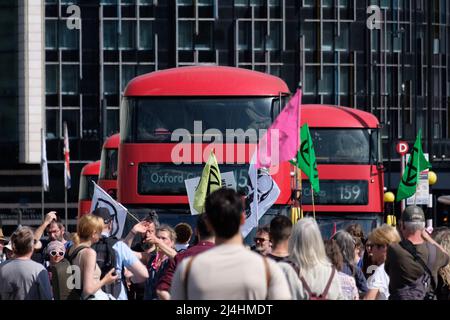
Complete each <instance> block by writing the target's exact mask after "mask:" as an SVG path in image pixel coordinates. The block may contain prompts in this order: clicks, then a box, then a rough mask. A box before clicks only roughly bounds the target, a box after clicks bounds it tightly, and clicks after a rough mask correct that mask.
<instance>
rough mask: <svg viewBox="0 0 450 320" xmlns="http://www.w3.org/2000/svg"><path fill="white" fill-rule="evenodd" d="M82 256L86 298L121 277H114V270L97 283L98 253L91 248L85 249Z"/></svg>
mask: <svg viewBox="0 0 450 320" xmlns="http://www.w3.org/2000/svg"><path fill="white" fill-rule="evenodd" d="M80 254H82V256H81V260H82V261H81V265H82V266H83V269H82V270H83V272H82V273H83V293H84V294H85V296H90V295H93V294H95V293H96V292H97V291H98V290H99V289H100V288H101V287H103V286H105V285H108V284H111V283H113V282H114V281H116V280H117V279H118V277H119V275H117V274H116V275H115V276H113V275H112V273H113V272H114V271H115V269H114V268H112V269H111V270H110V271H109V272H108V273H107V274H106V275H105V276H104V277H103V278H102V279H101V280H100V281H95V280H94V270H95V267H96V258H97V254H96V252H95V251H94V250H93V249H90V248H89V249H84V250H83V252H80Z"/></svg>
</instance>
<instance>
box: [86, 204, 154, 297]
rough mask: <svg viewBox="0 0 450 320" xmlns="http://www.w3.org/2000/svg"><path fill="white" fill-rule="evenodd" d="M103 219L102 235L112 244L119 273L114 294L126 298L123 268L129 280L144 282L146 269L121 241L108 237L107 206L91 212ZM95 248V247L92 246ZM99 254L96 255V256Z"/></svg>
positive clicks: (109, 222)
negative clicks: (116, 289)
mask: <svg viewBox="0 0 450 320" xmlns="http://www.w3.org/2000/svg"><path fill="white" fill-rule="evenodd" d="M92 214H93V215H96V216H98V217H101V218H102V219H103V222H104V224H105V227H104V228H103V231H102V237H104V238H105V239H108V241H110V243H113V244H112V249H113V250H114V255H115V266H114V267H115V269H116V272H117V274H118V275H119V280H118V282H120V290H119V293H118V294H114V296H115V298H116V299H117V300H128V297H127V291H126V289H125V285H124V280H125V279H122V276H123V275H125V270H124V268H126V269H127V272H126V273H127V274H128V275H129V276H130V280H131V282H133V283H141V282H144V281H145V280H146V279H147V278H148V270H147V268H146V267H145V265H144V264H143V263H142V262H141V261H139V259H138V258H137V257H136V254H135V253H134V252H133V251H132V250H131V249H130V248H129V247H128V246H127V245H126V244H125V243H124V242H123V241H120V240H117V239H115V238H113V237H110V234H111V230H112V223H113V221H112V219H111V216H110V214H109V210H108V209H107V208H97V209H96V210H94V212H93V213H92ZM94 249H95V248H94ZM98 257H99V255H98V256H97V258H98Z"/></svg>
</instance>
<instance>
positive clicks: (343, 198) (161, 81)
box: [118, 66, 383, 234]
mask: <svg viewBox="0 0 450 320" xmlns="http://www.w3.org/2000/svg"><path fill="white" fill-rule="evenodd" d="M289 95H290V92H289V89H288V87H287V85H286V83H285V82H284V81H283V80H281V79H279V78H277V77H274V76H271V75H268V74H264V73H260V72H256V71H250V70H246V69H238V68H231V67H217V66H196V67H183V68H177V69H169V70H163V71H157V72H153V73H150V74H146V75H143V76H139V77H137V78H135V79H133V80H131V81H130V83H129V84H128V86H127V88H126V90H125V94H124V99H123V101H122V105H121V116H120V134H121V139H120V140H121V141H120V147H119V177H118V199H119V201H120V202H121V203H122V204H123V205H125V206H126V207H127V208H128V209H129V210H130V211H131V212H134V213H135V214H137V215H140V216H142V215H145V214H146V213H147V212H148V209H150V208H151V209H155V210H156V211H157V212H158V214H159V215H160V217H162V219H163V220H165V221H166V222H168V223H175V222H177V221H179V220H185V221H188V222H193V217H192V216H191V215H190V211H189V205H188V198H187V195H186V188H185V182H184V181H185V180H186V179H189V178H194V177H198V176H200V175H201V172H202V170H203V166H204V162H205V161H206V160H207V157H208V155H209V150H210V149H211V148H215V153H216V157H217V160H218V162H219V167H220V170H221V172H222V173H225V172H230V171H232V172H233V173H234V176H235V180H236V184H237V189H238V190H239V189H241V190H242V191H245V189H246V186H247V177H248V167H249V165H248V163H249V160H250V157H251V155H252V153H253V152H254V149H255V147H256V145H257V143H258V138H260V137H262V136H261V134H258V135H257V136H256V137H255V136H252V134H251V132H260V130H264V129H267V128H268V127H269V126H270V125H271V123H272V122H273V121H274V119H275V118H276V117H277V115H278V114H279V113H280V111H281V109H282V107H283V106H284V105H285V104H286V102H287V101H288V99H289ZM358 119H359V120H360V121H359V122H358ZM301 121H302V123H304V122H308V124H309V125H310V127H311V132H312V134H313V139H314V143H315V148H316V155H317V158H318V163H319V176H320V179H321V180H320V181H321V188H322V191H321V193H320V194H319V195H317V197H316V199H315V204H316V205H315V209H316V213H317V218H318V220H319V223H321V224H322V225H323V232H324V233H325V234H326V233H328V231H327V228H328V227H329V224H328V222H329V219H334V222H336V219H337V220H339V221H343V222H345V223H349V222H350V221H353V220H359V219H360V218H361V219H362V221H369V223H368V224H366V223H365V222H364V223H365V225H370V226H372V225H374V224H376V223H377V221H379V220H380V214H381V212H382V207H383V203H382V201H383V195H382V190H383V178H382V168H381V166H380V165H379V159H381V157H380V156H379V152H380V147H379V141H380V139H379V134H378V130H379V128H378V121H377V120H376V118H375V117H373V116H372V115H370V114H367V113H364V112H362V111H358V110H354V109H348V108H337V107H328V106H303V107H302V112H301ZM341 133H342V134H349V135H350V136H352V137H353V138H354V139H357V140H356V141H357V142H355V143H351V140H348V142H347V144H346V145H344V147H346V146H347V147H348V148H347V149H344V150H343V151H342V152H343V154H342V156H340V157H339V158H337V155H336V154H333V153H332V152H333V151H332V149H331V148H332V147H335V146H336V145H337V140H336V139H337V136H338V134H341ZM186 136H188V138H186ZM213 142H214V143H213ZM180 150H181V151H180ZM352 152H354V153H359V152H360V153H361V155H360V156H358V157H353V158H350V159H348V157H352V155H351V153H352ZM346 153H347V155H346ZM174 155H175V156H177V157H178V158H182V161H180V159H174ZM177 157H175V158H177ZM178 162H182V163H181V164H179V163H178ZM292 170H293V168H292V166H291V165H290V164H289V163H287V162H286V163H283V164H281V165H280V167H279V170H278V172H277V173H276V174H274V175H273V178H274V180H275V182H276V183H277V185H278V186H279V188H280V191H281V193H280V196H279V197H278V199H277V201H276V203H275V204H274V205H273V206H272V208H271V209H269V211H268V212H267V213H266V214H265V215H264V216H263V217H262V219H261V220H260V224H265V223H267V222H268V221H269V220H270V219H271V217H272V215H273V214H279V213H281V214H288V212H289V211H288V208H289V206H290V204H291V194H292V190H291V179H292V178H291V175H290V173H291V171H292ZM372 181H373V182H372ZM308 188H309V183H307V182H306V181H305V182H304V183H303V197H302V202H303V205H304V206H303V208H304V210H305V213H308V212H309V211H310V210H311V209H312V208H311V207H312V206H311V205H310V203H308V201H309V202H311V200H310V199H311V197H310V190H309V189H308ZM349 193H350V195H349ZM308 194H309V196H308ZM347 198H348V199H347ZM365 229H367V227H366V228H365Z"/></svg>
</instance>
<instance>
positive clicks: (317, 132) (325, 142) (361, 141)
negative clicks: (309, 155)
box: [311, 128, 379, 164]
mask: <svg viewBox="0 0 450 320" xmlns="http://www.w3.org/2000/svg"><path fill="white" fill-rule="evenodd" d="M311 137H312V140H313V144H314V150H315V153H316V158H317V163H318V164H370V163H376V162H377V161H378V159H379V155H378V142H377V141H378V130H376V129H350V128H342V129H325V128H324V129H322V128H320V129H318V128H311Z"/></svg>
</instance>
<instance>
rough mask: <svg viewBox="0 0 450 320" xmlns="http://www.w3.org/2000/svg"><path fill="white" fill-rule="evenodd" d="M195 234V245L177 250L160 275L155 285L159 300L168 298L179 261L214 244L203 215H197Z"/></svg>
mask: <svg viewBox="0 0 450 320" xmlns="http://www.w3.org/2000/svg"><path fill="white" fill-rule="evenodd" d="M195 232H196V235H197V237H198V243H197V244H196V245H195V246H192V247H189V248H188V249H187V250H185V251H182V252H179V253H178V254H177V255H176V256H175V257H174V258H173V259H171V260H170V261H169V266H168V267H167V270H166V273H165V274H164V275H163V276H162V277H161V279H160V280H159V282H158V284H157V285H156V293H157V294H158V297H159V299H161V300H170V286H171V284H172V278H173V275H174V274H175V269H176V268H177V266H178V265H179V263H180V262H181V261H182V260H183V259H184V258H186V257H190V256H195V255H197V254H199V253H202V252H204V251H206V250H208V249H211V248H212V247H213V246H214V234H213V232H212V230H210V228H208V226H207V224H206V222H205V215H204V214H201V215H199V217H198V219H197V227H196V230H195Z"/></svg>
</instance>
